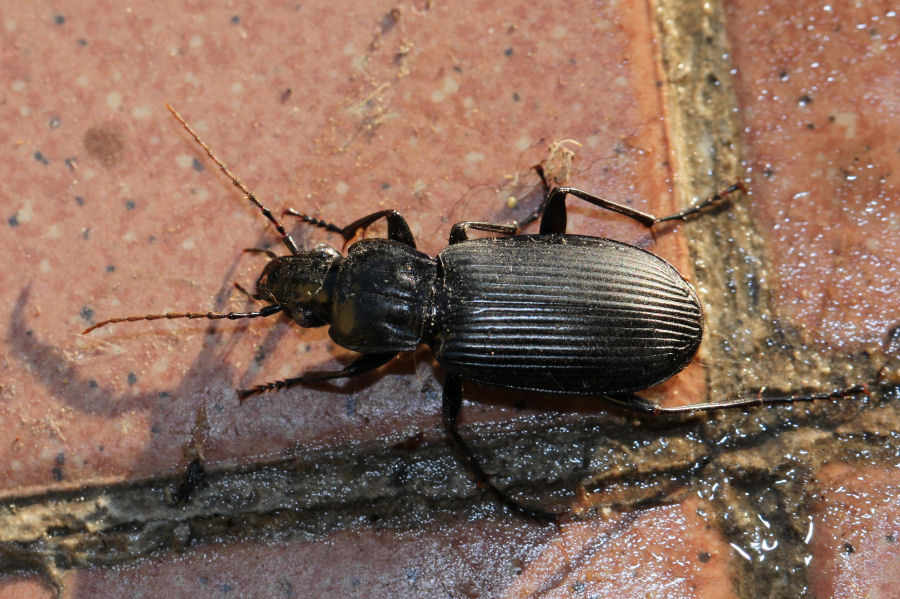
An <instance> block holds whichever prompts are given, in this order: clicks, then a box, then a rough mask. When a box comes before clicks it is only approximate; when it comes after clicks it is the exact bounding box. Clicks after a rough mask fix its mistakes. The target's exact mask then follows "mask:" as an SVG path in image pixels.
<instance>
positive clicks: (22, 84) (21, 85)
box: [9, 79, 25, 92]
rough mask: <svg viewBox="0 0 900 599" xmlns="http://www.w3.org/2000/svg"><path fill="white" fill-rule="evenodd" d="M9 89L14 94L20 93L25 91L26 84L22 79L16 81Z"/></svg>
mask: <svg viewBox="0 0 900 599" xmlns="http://www.w3.org/2000/svg"><path fill="white" fill-rule="evenodd" d="M9 88H10V89H11V90H13V91H14V92H20V91H22V90H23V89H25V82H24V81H22V80H21V79H14V80H13V82H12V83H11V84H10V85H9Z"/></svg>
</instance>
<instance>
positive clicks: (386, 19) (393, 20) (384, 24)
mask: <svg viewBox="0 0 900 599" xmlns="http://www.w3.org/2000/svg"><path fill="white" fill-rule="evenodd" d="M400 15H401V12H400V9H399V8H392V9H391V10H390V12H388V13H387V14H385V15H384V16H383V17H382V18H381V34H382V35H384V34H385V33H387V32H388V31H390V30H391V29H393V28H394V25H396V24H397V21H399V20H400Z"/></svg>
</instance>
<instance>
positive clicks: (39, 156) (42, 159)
mask: <svg viewBox="0 0 900 599" xmlns="http://www.w3.org/2000/svg"><path fill="white" fill-rule="evenodd" d="M34 159H35V160H37V161H38V162H40V163H41V164H50V161H49V160H47V158H46V157H45V156H44V155H43V154H42V153H41V152H35V153H34Z"/></svg>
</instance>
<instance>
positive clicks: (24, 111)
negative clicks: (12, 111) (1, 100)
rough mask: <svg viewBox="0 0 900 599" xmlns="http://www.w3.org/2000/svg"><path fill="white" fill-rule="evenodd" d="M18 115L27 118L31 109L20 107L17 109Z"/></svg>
mask: <svg viewBox="0 0 900 599" xmlns="http://www.w3.org/2000/svg"><path fill="white" fill-rule="evenodd" d="M19 114H20V115H22V116H28V115H30V114H31V109H30V108H28V107H27V106H22V107H21V108H19Z"/></svg>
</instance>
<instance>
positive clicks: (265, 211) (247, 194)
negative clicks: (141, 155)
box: [166, 103, 298, 255]
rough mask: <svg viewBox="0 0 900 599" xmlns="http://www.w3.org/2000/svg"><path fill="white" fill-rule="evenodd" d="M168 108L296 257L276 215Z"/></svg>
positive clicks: (292, 246)
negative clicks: (271, 225)
mask: <svg viewBox="0 0 900 599" xmlns="http://www.w3.org/2000/svg"><path fill="white" fill-rule="evenodd" d="M166 108H167V109H168V110H169V112H171V113H172V116H174V117H175V120H177V121H178V122H179V123H181V126H182V127H184V129H185V131H187V132H188V134H189V135H190V136H191V137H193V138H194V141H196V142H197V144H198V145H199V146H200V147H201V148H203V151H204V152H206V155H207V156H209V159H210V160H212V161H213V162H215V163H216V166H218V167H219V170H220V171H222V172H223V173H225V176H226V177H228V178H229V179H231V182H232V183H233V184H234V186H235V187H237V188H238V189H240V190H241V192H242V193H243V194H244V197H246V198H247V199H248V200H250V201H251V202H253V203H254V204H255V205H256V207H257V208H259V209H260V211H261V212H262V213H263V216H265V217H266V218H267V219H269V221H271V223H272V224H273V225H275V230H276V231H278V234H279V235H281V241H282V242H283V243H284V245H285V246H286V247H287V249H288V250H289V251H290V252H291V254H294V255H296V254H297V252H298V250H297V244H295V243H294V240H293V239H291V236H290V235H288V233H287V231H285V230H284V227H282V226H281V223H279V222H278V219H276V218H275V215H274V214H272V212H271V211H270V210H269V209H268V208H266V207H265V206H263V205H262V202H260V201H259V199H257V197H256V195H255V194H254V193H253V192H252V191H250V190H249V189H248V188H247V186H246V185H244V184H243V183H241V180H240V179H238V178H237V177H235V176H234V174H233V173H232V172H231V171H230V170H228V167H227V166H225V163H224V162H222V161H221V160H219V159H218V158H217V157H216V155H215V154H213V151H212V150H211V149H209V146H208V145H206V144H205V143H204V142H203V140H202V139H200V136H199V135H197V133H196V132H195V131H194V130H193V129H191V126H190V125H188V124H187V121H185V120H184V119H183V118H182V117H181V115H180V114H178V112H176V111H175V109H174V108H172V105H171V104H169V103H166Z"/></svg>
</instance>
